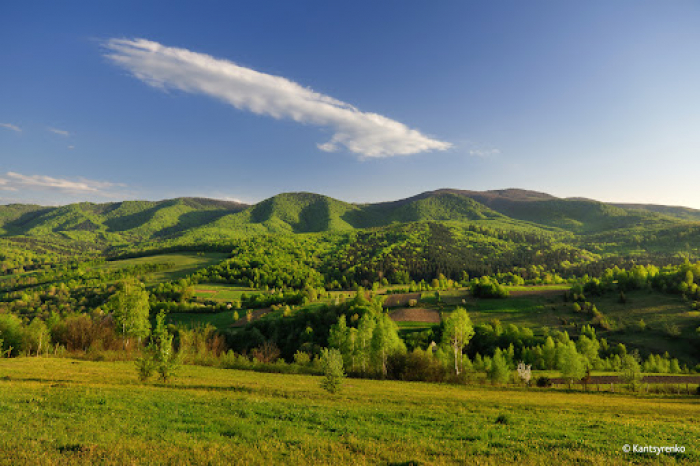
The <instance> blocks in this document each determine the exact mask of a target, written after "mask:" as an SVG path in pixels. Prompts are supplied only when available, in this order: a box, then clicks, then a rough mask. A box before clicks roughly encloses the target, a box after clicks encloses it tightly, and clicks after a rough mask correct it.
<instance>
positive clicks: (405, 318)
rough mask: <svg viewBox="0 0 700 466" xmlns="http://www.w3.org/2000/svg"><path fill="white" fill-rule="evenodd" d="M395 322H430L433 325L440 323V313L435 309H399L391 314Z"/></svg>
mask: <svg viewBox="0 0 700 466" xmlns="http://www.w3.org/2000/svg"><path fill="white" fill-rule="evenodd" d="M389 316H390V317H391V320H393V321H394V322H428V323H431V324H439V323H440V313H439V312H438V311H436V310H435V309H418V308H413V307H408V308H404V309H397V310H395V311H392V312H391V314H389Z"/></svg>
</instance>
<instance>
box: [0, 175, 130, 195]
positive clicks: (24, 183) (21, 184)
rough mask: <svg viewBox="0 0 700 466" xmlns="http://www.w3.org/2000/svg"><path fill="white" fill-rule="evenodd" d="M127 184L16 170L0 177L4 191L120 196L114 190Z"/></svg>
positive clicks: (0, 187) (1, 188)
mask: <svg viewBox="0 0 700 466" xmlns="http://www.w3.org/2000/svg"><path fill="white" fill-rule="evenodd" d="M125 186H126V185H125V184H122V183H112V182H108V181H95V180H89V179H86V178H77V180H75V181H71V180H66V179H62V178H53V177H51V176H44V175H22V174H21V173H16V172H7V173H5V175H4V177H0V190H3V191H20V190H34V191H60V192H63V193H67V194H89V195H96V196H102V197H118V196H119V193H117V192H114V190H115V189H117V188H123V187H125Z"/></svg>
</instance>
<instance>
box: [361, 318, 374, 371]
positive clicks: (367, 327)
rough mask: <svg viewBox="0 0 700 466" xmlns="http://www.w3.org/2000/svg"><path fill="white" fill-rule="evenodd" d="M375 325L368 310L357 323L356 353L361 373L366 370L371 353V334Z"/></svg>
mask: <svg viewBox="0 0 700 466" xmlns="http://www.w3.org/2000/svg"><path fill="white" fill-rule="evenodd" d="M376 325H377V323H376V321H375V320H374V317H373V316H372V315H371V314H370V313H369V312H367V313H365V314H364V315H363V316H362V318H361V319H360V321H359V322H358V324H357V339H356V340H357V344H356V348H357V349H356V353H357V359H358V362H359V364H360V369H361V370H362V374H364V373H365V371H366V370H367V364H368V362H369V359H370V354H371V342H372V334H373V333H374V327H375V326H376Z"/></svg>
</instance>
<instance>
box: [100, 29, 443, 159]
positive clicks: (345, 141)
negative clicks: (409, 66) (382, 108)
mask: <svg viewBox="0 0 700 466" xmlns="http://www.w3.org/2000/svg"><path fill="white" fill-rule="evenodd" d="M104 45H105V47H106V48H107V49H108V50H109V52H108V53H107V54H106V56H107V57H108V58H109V59H110V60H112V61H113V62H115V63H116V64H118V65H120V66H122V67H124V68H126V69H127V70H128V71H130V72H131V73H132V74H133V75H134V76H135V77H136V78H138V79H140V80H142V81H144V82H145V83H147V84H149V85H151V86H154V87H157V88H161V89H178V90H181V91H184V92H189V93H195V94H206V95H209V96H212V97H215V98H217V99H219V100H222V101H224V102H226V103H228V104H230V105H233V106H234V107H236V108H238V109H240V110H247V111H251V112H253V113H256V114H259V115H269V116H271V117H273V118H278V119H281V118H290V119H292V120H294V121H297V122H299V123H304V124H312V125H317V126H324V127H329V128H331V129H332V130H333V131H334V134H333V137H332V138H331V139H330V141H328V142H325V143H322V144H318V148H319V149H321V150H324V151H327V152H334V151H337V150H339V149H340V148H341V147H345V148H347V149H348V150H349V151H351V152H353V153H355V154H358V155H360V156H363V157H390V156H395V155H409V154H416V153H419V152H427V151H433V150H446V149H449V148H450V147H451V146H452V144H450V143H449V142H445V141H439V140H437V139H433V138H431V137H428V136H426V135H424V134H422V133H421V132H420V131H418V130H415V129H411V128H409V127H407V126H406V125H404V124H403V123H400V122H398V121H395V120H392V119H390V118H387V117H385V116H382V115H378V114H376V113H370V112H362V111H360V110H358V109H357V108H355V107H353V106H352V105H350V104H347V103H345V102H342V101H340V100H337V99H334V98H332V97H330V96H327V95H324V94H321V93H318V92H315V91H313V90H312V89H309V88H307V87H304V86H302V85H300V84H298V83H295V82H294V81H291V80H289V79H286V78H283V77H281V76H273V75H270V74H265V73H261V72H259V71H255V70H253V69H250V68H246V67H243V66H240V65H237V64H235V63H233V62H231V61H228V60H223V59H218V58H214V57H212V56H209V55H205V54H202V53H196V52H192V51H189V50H186V49H181V48H173V47H166V46H164V45H161V44H159V43H157V42H152V41H149V40H145V39H133V40H130V39H111V40H108V41H107V42H105V44H104Z"/></svg>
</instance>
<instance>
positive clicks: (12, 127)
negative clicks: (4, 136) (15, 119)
mask: <svg viewBox="0 0 700 466" xmlns="http://www.w3.org/2000/svg"><path fill="white" fill-rule="evenodd" d="M0 127H3V128H7V129H11V130H12V131H16V132H18V133H21V132H22V128H20V127H19V126H16V125H13V124H11V123H0Z"/></svg>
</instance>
